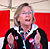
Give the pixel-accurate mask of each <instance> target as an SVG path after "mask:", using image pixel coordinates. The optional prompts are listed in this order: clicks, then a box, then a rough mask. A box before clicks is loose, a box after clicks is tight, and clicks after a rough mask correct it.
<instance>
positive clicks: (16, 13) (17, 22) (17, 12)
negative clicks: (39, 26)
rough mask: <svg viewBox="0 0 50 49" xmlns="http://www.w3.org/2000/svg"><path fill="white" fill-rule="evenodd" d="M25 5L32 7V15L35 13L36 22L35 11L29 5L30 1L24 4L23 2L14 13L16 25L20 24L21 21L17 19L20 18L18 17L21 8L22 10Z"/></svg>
mask: <svg viewBox="0 0 50 49" xmlns="http://www.w3.org/2000/svg"><path fill="white" fill-rule="evenodd" d="M24 6H28V7H30V8H31V11H32V15H33V23H34V22H35V17H34V12H33V9H32V7H31V6H29V4H28V3H23V4H21V5H20V6H18V8H17V10H16V12H15V14H14V24H15V26H20V22H19V21H18V20H17V19H18V17H19V13H20V12H21V10H22V8H23V7H24Z"/></svg>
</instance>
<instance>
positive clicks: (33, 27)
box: [14, 24, 38, 38]
mask: <svg viewBox="0 0 50 49" xmlns="http://www.w3.org/2000/svg"><path fill="white" fill-rule="evenodd" d="M37 28H38V26H37V25H36V24H32V29H31V31H30V32H29V33H28V35H27V36H26V38H27V37H28V36H29V35H31V34H32V33H33V31H35V30H36V29H37ZM14 29H15V30H17V33H19V34H20V32H19V27H17V26H14Z"/></svg>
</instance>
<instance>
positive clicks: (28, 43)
mask: <svg viewBox="0 0 50 49" xmlns="http://www.w3.org/2000/svg"><path fill="white" fill-rule="evenodd" d="M34 21H35V18H34V11H33V10H32V7H31V6H30V5H29V4H28V3H23V4H21V5H20V6H19V7H18V8H17V10H16V12H15V14H14V24H15V26H14V28H11V29H10V30H8V32H7V33H6V35H5V39H4V45H3V48H4V49H48V40H47V36H46V34H45V32H44V31H43V30H42V29H40V28H39V27H38V26H37V25H36V24H34ZM3 48H2V49H3Z"/></svg>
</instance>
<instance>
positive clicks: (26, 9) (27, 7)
mask: <svg viewBox="0 0 50 49" xmlns="http://www.w3.org/2000/svg"><path fill="white" fill-rule="evenodd" d="M22 11H31V8H30V7H29V6H24V7H23V8H22Z"/></svg>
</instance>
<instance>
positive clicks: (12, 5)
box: [0, 0, 50, 49]
mask: <svg viewBox="0 0 50 49" xmlns="http://www.w3.org/2000/svg"><path fill="white" fill-rule="evenodd" d="M26 2H27V3H29V4H30V5H31V6H32V8H33V10H34V12H35V16H36V15H38V14H39V13H40V14H41V15H40V16H41V17H42V16H43V15H44V18H45V16H46V15H47V16H46V19H47V20H48V18H50V0H0V17H1V18H3V20H4V19H5V21H6V22H3V23H5V24H8V25H7V26H9V27H8V29H9V28H12V27H13V26H14V22H13V18H14V13H15V11H16V9H17V7H18V6H19V5H20V4H22V3H26ZM4 11H6V12H4ZM2 12H3V13H2ZM1 13H2V15H4V16H3V17H2V16H1ZM37 13H38V14H37ZM42 14H43V15H42ZM38 16H39V15H38ZM6 17H7V18H6ZM47 17H48V18H47ZM1 18H0V23H1V24H0V26H1V25H2V19H1ZM36 18H37V16H36ZM48 21H49V22H48V23H46V24H47V25H48V24H50V20H48ZM9 24H10V25H9ZM5 26H6V25H5ZM5 26H4V27H5ZM2 27H3V26H2ZM2 27H1V28H0V30H1V29H2ZM43 27H44V26H43ZM47 27H48V26H47ZM44 28H45V27H44ZM49 28H50V25H49ZM49 28H48V29H49ZM6 29H7V28H6ZM6 29H5V30H6ZM8 29H7V30H8ZM46 30H47V29H46ZM3 32H4V31H3ZM3 32H0V33H2V34H0V49H2V45H3V40H4V35H3ZM46 32H47V31H46ZM48 34H50V33H49V31H48ZM48 34H47V35H48ZM2 35H3V36H2ZM47 37H48V38H49V37H50V36H47ZM1 41H2V42H1ZM48 49H50V39H48Z"/></svg>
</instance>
